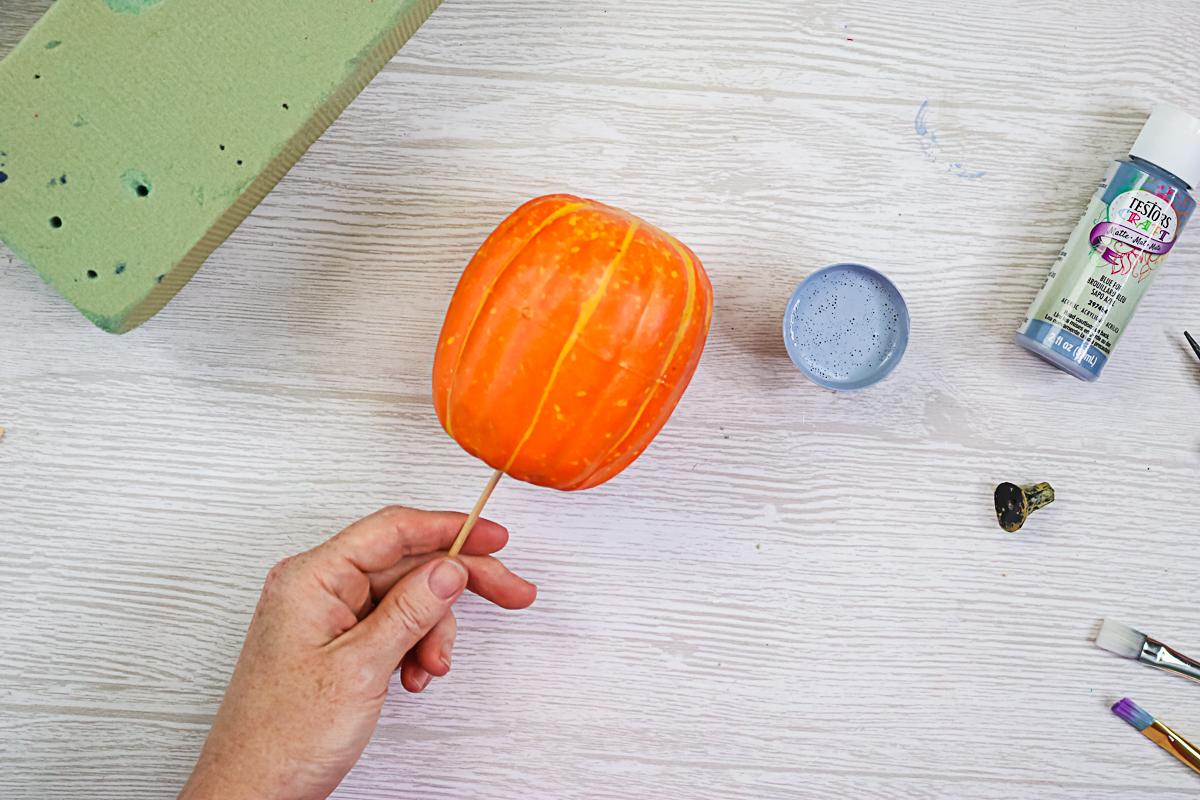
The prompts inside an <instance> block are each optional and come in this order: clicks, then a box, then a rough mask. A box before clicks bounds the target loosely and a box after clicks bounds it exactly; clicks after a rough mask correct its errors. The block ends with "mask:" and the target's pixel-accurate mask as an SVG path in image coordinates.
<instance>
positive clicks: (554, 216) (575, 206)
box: [446, 203, 585, 438]
mask: <svg viewBox="0 0 1200 800" xmlns="http://www.w3.org/2000/svg"><path fill="white" fill-rule="evenodd" d="M584 205H585V204H584V203H568V204H567V205H565V206H563V207H562V208H560V209H558V210H557V211H554V212H551V213H550V215H549V216H547V217H546V218H545V219H544V220H542V221H541V222H540V223H538V226H537V227H536V228H535V229H534V230H533V232H532V233H530V234H529V238H527V239H526V240H525V241H524V242H522V243H521V246H520V247H518V248H517V249H516V250H515V251H514V252H513V254H512V255H511V256H509V258H508V260H507V261H506V262H505V264H504V266H503V267H501V268H500V271H499V272H497V273H496V277H495V278H493V279H492V282H491V284H489V285H488V286H486V287H484V290H483V297H482V298H480V300H479V307H478V308H476V309H475V313H474V314H473V315H472V316H471V324H470V325H468V326H467V330H466V332H465V333H464V334H463V342H462V347H460V348H459V349H458V356H457V357H456V358H455V359H454V370H453V372H451V373H450V385H449V386H448V387H447V388H446V433H447V434H448V435H449V436H450V438H454V422H453V417H454V412H453V408H454V403H453V399H454V386H455V384H457V383H458V375H459V369H458V368H459V367H460V366H462V357H463V353H465V352H466V350H467V342H468V341H469V340H470V338H471V333H472V332H473V331H474V330H475V323H477V322H478V321H479V315H480V314H482V313H483V306H484V305H485V304H486V303H487V301H488V297H490V296H492V294H493V291H492V290H493V289H495V288H496V284H497V283H499V282H500V279H501V278H502V277H504V273H505V272H508V269H509V267H511V266H512V265H513V263H514V262H515V261H516V260H517V257H518V256H520V255H521V253H524V252H525V248H527V247H529V245H530V244H531V243H532V242H533V240H534V239H536V238H537V235H538V234H539V233H541V232H542V231H543V230H545V229H546V227H547V226H549V225H550V224H551V223H553V222H555V221H557V220H559V219H561V218H562V217H565V216H566V215H567V214H570V213H571V212H572V211H578V210H579V209H581V208H583V207H584ZM501 224H503V223H501ZM485 244H486V241H485Z"/></svg>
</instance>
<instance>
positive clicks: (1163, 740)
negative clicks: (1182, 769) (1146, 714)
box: [1142, 720, 1200, 772]
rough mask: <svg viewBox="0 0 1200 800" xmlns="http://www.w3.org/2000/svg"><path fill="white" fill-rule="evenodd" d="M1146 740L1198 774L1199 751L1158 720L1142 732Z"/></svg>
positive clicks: (1199, 764) (1199, 767)
mask: <svg viewBox="0 0 1200 800" xmlns="http://www.w3.org/2000/svg"><path fill="white" fill-rule="evenodd" d="M1142 733H1143V734H1145V736H1146V738H1147V739H1149V740H1150V741H1152V742H1154V743H1155V744H1156V745H1158V746H1159V747H1161V748H1162V749H1163V750H1166V751H1167V752H1168V753H1170V754H1171V755H1173V756H1175V757H1176V758H1178V759H1179V760H1180V761H1182V762H1183V763H1185V764H1187V765H1188V766H1189V767H1191V768H1192V769H1194V770H1195V771H1196V772H1200V751H1197V750H1196V748H1195V746H1193V745H1192V743H1191V742H1189V741H1188V740H1187V739H1184V738H1183V737H1182V736H1180V735H1179V734H1178V733H1176V732H1175V731H1173V730H1171V729H1170V728H1168V727H1167V726H1166V725H1164V724H1162V723H1161V722H1159V721H1158V720H1154V722H1153V724H1151V725H1150V727H1149V728H1146V730H1144V731H1142Z"/></svg>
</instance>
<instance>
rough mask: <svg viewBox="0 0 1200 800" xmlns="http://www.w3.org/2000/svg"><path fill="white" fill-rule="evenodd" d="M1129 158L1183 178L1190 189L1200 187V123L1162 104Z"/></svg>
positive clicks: (1182, 112)
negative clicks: (1144, 160) (1140, 159)
mask: <svg viewBox="0 0 1200 800" xmlns="http://www.w3.org/2000/svg"><path fill="white" fill-rule="evenodd" d="M1129 155H1131V156H1137V157H1138V158H1144V159H1146V160H1147V161H1149V162H1150V163H1151V164H1154V165H1156V166H1159V167H1162V168H1163V169H1165V170H1166V171H1167V172H1170V173H1171V174H1172V175H1175V176H1177V177H1179V178H1182V179H1183V181H1184V183H1186V184H1187V185H1188V188H1189V189H1190V188H1191V187H1193V186H1195V185H1196V184H1197V183H1200V119H1196V118H1195V117H1193V116H1192V115H1191V114H1189V113H1187V112H1186V111H1184V110H1183V109H1181V108H1177V107H1175V106H1173V105H1171V104H1170V103H1159V104H1158V105H1157V106H1155V108H1154V113H1152V114H1151V115H1150V119H1148V120H1146V124H1145V125H1143V126H1142V132H1141V133H1139V134H1138V137H1137V141H1136V142H1134V143H1133V147H1131V148H1129Z"/></svg>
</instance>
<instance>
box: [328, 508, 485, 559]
mask: <svg viewBox="0 0 1200 800" xmlns="http://www.w3.org/2000/svg"><path fill="white" fill-rule="evenodd" d="M466 519H467V515H466V514H463V513H460V512H458V511H419V510H417V509H415V508H404V507H402V506H388V507H387V508H384V509H382V510H380V511H376V512H375V513H374V514H372V515H370V516H369V517H364V518H363V519H360V520H359V521H358V522H355V523H354V524H353V525H351V526H350V527H348V528H346V529H345V530H344V531H342V532H341V533H339V534H338V535H337V536H334V537H333V538H332V539H330V540H329V541H328V542H326V543H325V544H323V545H321V546H320V547H319V548H317V549H318V550H324V551H325V553H326V554H328V555H330V556H335V557H340V558H344V559H346V560H347V561H349V562H350V563H351V564H353V565H354V567H355V568H357V569H358V570H360V571H361V572H378V571H380V570H384V569H387V568H388V567H390V566H392V565H393V564H395V563H396V562H397V561H399V560H400V559H402V558H404V557H405V556H409V555H414V554H420V553H429V552H432V551H434V550H447V549H449V548H450V545H452V544H454V539H455V537H457V536H458V532H459V530H460V529H461V528H462V525H463V522H465V521H466ZM506 544H508V531H507V530H506V529H505V528H504V526H503V525H499V524H497V523H495V522H492V521H491V520H486V519H480V520H479V522H477V523H476V524H475V528H474V529H473V530H472V531H471V538H469V539H468V540H467V544H466V546H465V547H464V548H463V552H464V553H468V554H472V555H487V554H488V553H494V552H496V551H497V550H500V549H501V548H503V547H504V545H506Z"/></svg>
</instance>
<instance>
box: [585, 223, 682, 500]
mask: <svg viewBox="0 0 1200 800" xmlns="http://www.w3.org/2000/svg"><path fill="white" fill-rule="evenodd" d="M665 235H666V237H667V241H668V243H669V244H670V245H671V249H672V250H674V251H675V252H676V254H678V255H679V256H680V257H681V258H682V259H683V263H684V264H686V265H687V276H688V291H687V298H686V300H685V301H684V303H685V305H684V312H683V320H682V321H681V322H680V323H679V329H678V330H677V331H676V332H675V341H674V342H673V343H672V344H671V350H670V352H669V353H667V357H666V360H665V361H664V362H663V366H662V367H661V368H660V369H659V370H658V371H659V372H660V373H662V377H660V378H657V379H652V380H655V382H656V383H658V384H660V385H663V386H666V370H667V369H668V368H669V367H670V366H671V362H673V361H674V360H675V353H676V351H678V350H679V345H680V344H682V343H683V335H684V333H686V332H687V329H688V325H690V324H691V321H692V305H693V304H694V303H695V301H696V284H697V283H699V282H700V276H699V274H698V272H697V270H696V267H695V265H694V264H692V260H691V259H690V258H688V256H687V253H685V252H684V251H683V250H681V249H680V248H679V247H678V242H677V241H676V239H675V237H674V236H671V235H670V234H669V233H666V234H665ZM655 391H657V386H652V387H651V389H650V391H648V392H647V393H646V399H645V400H643V401H642V405H641V407H640V408H638V412H637V414H636V415H634V418H633V421H632V422H631V423H629V428H628V429H627V430H626V431H625V433H624V434H622V436H621V438H620V439H618V440H617V442H616V444H614V445H613V446H612V447H610V448H609V449H608V452H607V453H605V454H604V458H602V459H598V460H597V461H596V467H595V468H593V469H592V471H591V472H589V473H588V474H587V475H585V476H584V477H583V478H582V479H581V480H580V483H586V482H587V480H588V479H590V478H591V477H593V476H594V475H595V474H596V473H597V472H599V471H600V468H601V466H603V465H604V463H605V461H606V460H607V459H608V458H609V457H610V456H612V454H613V453H615V452H616V451H617V449H618V448H620V447H621V445H622V444H624V443H625V440H626V439H628V438H629V436H630V435H631V434H632V433H633V431H634V430H635V429H636V428H637V424H638V422H640V421H641V419H642V414H644V413H645V412H646V407H647V406H649V405H650V401H651V400H653V399H654V393H655ZM619 457H620V456H618V458H619Z"/></svg>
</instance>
